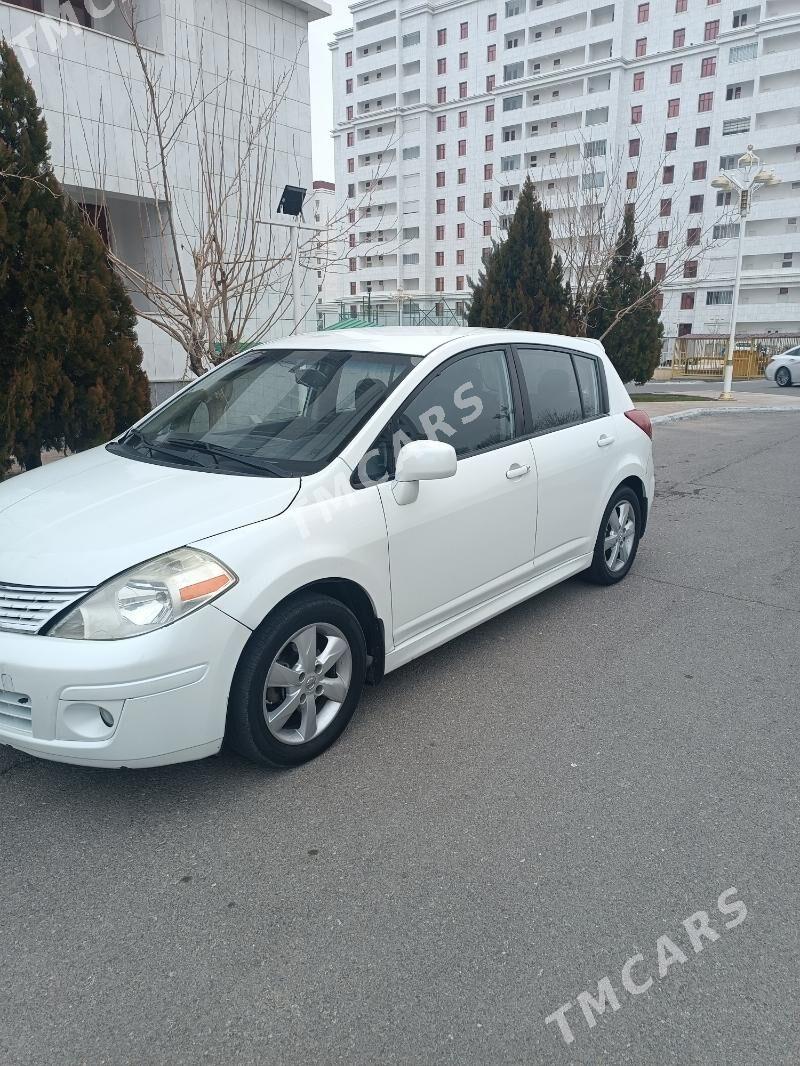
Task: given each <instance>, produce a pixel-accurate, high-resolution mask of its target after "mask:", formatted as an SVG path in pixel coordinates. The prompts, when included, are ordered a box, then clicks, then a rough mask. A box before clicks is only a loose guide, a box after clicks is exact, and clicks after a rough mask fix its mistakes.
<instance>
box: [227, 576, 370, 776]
mask: <svg viewBox="0 0 800 1066" xmlns="http://www.w3.org/2000/svg"><path fill="white" fill-rule="evenodd" d="M366 659H367V655H366V645H365V640H364V634H363V632H362V629H361V626H360V625H359V622H358V619H357V618H356V616H355V615H354V614H353V612H352V611H350V610H349V608H347V607H345V606H344V604H342V603H339V602H338V601H337V600H334V599H332V598H330V597H329V596H317V595H309V596H301V597H298V598H297V599H295V600H293V601H290V602H289V603H287V604H285V605H284V606H283V607H280V608H278V609H277V610H276V611H275V612H274V613H273V614H272V615H271V616H270V617H269V618H268V619H267V620H266V622H265V623H264V624H263V625H262V626H261V628H260V629H258V630H257V631H256V632H255V633H254V635H253V637H252V638H251V640H250V642H249V644H248V645H247V647H246V648H245V651H244V653H243V655H242V658H241V660H240V662H239V666H238V668H237V670H236V675H235V677H234V680H233V685H232V687H231V695H230V701H229V705H228V730H227V735H226V739H227V740H228V742H229V743H230V744H231V746H232V747H233V748H235V749H236V751H238V752H239V753H240V754H241V755H244V756H245V757H246V758H248V759H251V760H253V761H254V762H258V763H262V764H264V765H267V766H278V767H289V766H298V765H300V764H301V763H304V762H308V760H309V759H313V758H315V757H316V756H317V755H319V754H321V753H322V752H323V751H325V749H326V748H328V747H330V745H331V744H333V742H334V741H335V740H336V739H337V737H339V736H340V735H341V733H342V732H343V731H344V729H345V727H346V725H347V723H348V722H349V721H350V718H351V717H352V715H353V712H354V711H355V709H356V705H357V703H358V700H359V698H360V696H361V690H362V688H363V685H364V674H365V670H366Z"/></svg>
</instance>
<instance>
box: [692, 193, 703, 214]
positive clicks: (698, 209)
mask: <svg viewBox="0 0 800 1066" xmlns="http://www.w3.org/2000/svg"><path fill="white" fill-rule="evenodd" d="M702 211H703V194H702V193H695V195H694V196H690V197H689V214H690V215H699V214H702Z"/></svg>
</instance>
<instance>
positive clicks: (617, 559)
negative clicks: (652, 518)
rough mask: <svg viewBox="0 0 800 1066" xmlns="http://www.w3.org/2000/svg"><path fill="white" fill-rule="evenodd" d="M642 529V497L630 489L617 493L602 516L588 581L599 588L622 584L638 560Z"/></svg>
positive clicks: (625, 486)
mask: <svg viewBox="0 0 800 1066" xmlns="http://www.w3.org/2000/svg"><path fill="white" fill-rule="evenodd" d="M641 529H642V509H641V505H640V503H639V497H638V496H637V495H636V493H635V492H634V491H633V489H631V488H629V487H628V486H627V485H623V486H621V487H620V488H618V489H617V491H616V492H615V493H614V495H613V496H612V497H611V500H610V501H609V504H608V507H606V509H605V513H604V514H603V520H602V522H601V523H600V529H599V531H598V534H597V540H596V541H595V546H594V557H593V558H592V565H591V566H590V567H589V570H588V571H587V577H588V578H589V579H590V580H591V581H594V582H595V583H596V584H598V585H615V584H616V583H617V582H618V581H622V579H623V578H624V577H625V575H626V574H627V573H628V571H629V570H630V568H631V567H632V566H633V560H634V559H635V558H636V552H637V551H638V550H639V537H640V535H641Z"/></svg>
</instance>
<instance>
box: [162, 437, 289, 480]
mask: <svg viewBox="0 0 800 1066" xmlns="http://www.w3.org/2000/svg"><path fill="white" fill-rule="evenodd" d="M164 443H165V444H169V445H172V446H173V447H176V448H186V449H187V451H199V452H206V453H207V454H208V455H210V456H212V457H213V458H214V460H215V461H216V462H217V465H219V460H220V459H228V460H230V461H231V462H235V463H239V464H240V465H241V466H249V467H250V468H251V469H252V470H259V471H260V472H261V473H262V474H271V475H272V476H273V477H285V476H286V473H285V471H283V470H281V469H280V468H279V467H277V466H273V465H272V464H271V463H268V462H265V461H264V460H263V459H257V458H255V457H253V456H250V455H245V454H244V453H243V452H237V451H234V449H233V448H226V447H225V446H224V445H222V444H211V443H210V442H209V441H207V440H199V439H197V438H194V437H175V436H169V437H165V438H164Z"/></svg>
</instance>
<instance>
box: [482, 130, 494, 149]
mask: <svg viewBox="0 0 800 1066" xmlns="http://www.w3.org/2000/svg"><path fill="white" fill-rule="evenodd" d="M484 148H485V149H486V151H487V152H492V151H494V134H493V133H487V134H486V137H485V138H484Z"/></svg>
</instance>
